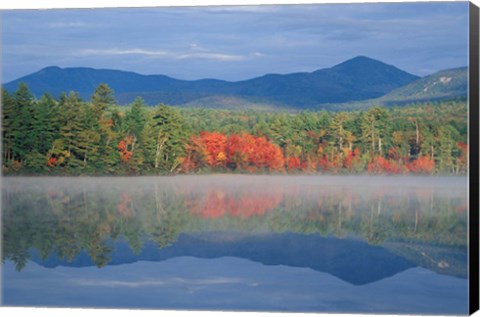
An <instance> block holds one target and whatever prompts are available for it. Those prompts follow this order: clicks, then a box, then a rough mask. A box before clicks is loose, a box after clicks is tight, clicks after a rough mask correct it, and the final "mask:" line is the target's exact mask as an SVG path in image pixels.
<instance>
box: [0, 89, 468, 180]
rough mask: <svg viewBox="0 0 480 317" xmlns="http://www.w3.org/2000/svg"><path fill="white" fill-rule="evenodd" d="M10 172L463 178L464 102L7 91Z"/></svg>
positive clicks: (5, 166) (5, 149)
mask: <svg viewBox="0 0 480 317" xmlns="http://www.w3.org/2000/svg"><path fill="white" fill-rule="evenodd" d="M2 108H3V109H2V155H3V157H2V173H3V174H4V175H92V176H93V175H98V176H100V175H169V174H179V173H186V174H197V173H198V174H206V173H262V174H263V173H280V174H281V173H312V174H427V175H433V174H445V175H448V174H466V173H467V170H468V166H467V164H468V160H467V158H468V144H467V140H468V125H467V116H468V107H467V101H466V100H452V101H437V102H425V103H420V104H412V105H407V106H403V107H388V108H385V107H371V108H369V109H366V110H361V111H350V112H342V111H336V112H329V111H325V110H319V111H313V110H305V111H301V112H298V111H297V112H293V111H285V110H283V111H260V110H221V109H205V108H180V107H172V106H167V105H164V104H159V105H157V106H156V107H149V106H147V105H146V104H145V102H144V101H143V100H142V99H141V98H137V99H136V100H135V101H134V102H133V103H132V104H130V105H128V106H119V105H117V104H116V101H115V96H114V92H113V91H112V89H111V88H110V87H109V86H108V85H107V84H100V85H99V86H98V87H97V88H96V89H95V91H94V92H93V94H92V97H91V98H90V100H82V99H80V97H79V95H78V93H75V92H69V93H68V94H67V93H63V94H62V95H61V96H60V97H59V98H54V97H52V96H51V95H49V94H44V95H43V96H42V97H41V98H39V99H36V98H34V96H33V95H32V93H31V92H30V91H29V88H28V86H27V85H26V84H20V85H19V87H18V89H17V90H16V91H15V92H12V93H9V92H7V91H6V90H4V89H2Z"/></svg>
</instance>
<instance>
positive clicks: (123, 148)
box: [117, 135, 135, 163]
mask: <svg viewBox="0 0 480 317" xmlns="http://www.w3.org/2000/svg"><path fill="white" fill-rule="evenodd" d="M134 142H135V141H134V137H133V136H131V135H129V136H126V137H125V138H123V140H121V141H120V142H118V146H117V148H118V152H119V153H120V159H121V160H122V162H124V163H127V162H128V161H129V160H130V158H131V156H132V155H133V151H130V150H129V147H131V146H132V144H133V143H134Z"/></svg>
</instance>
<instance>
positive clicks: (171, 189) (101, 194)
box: [2, 176, 468, 275]
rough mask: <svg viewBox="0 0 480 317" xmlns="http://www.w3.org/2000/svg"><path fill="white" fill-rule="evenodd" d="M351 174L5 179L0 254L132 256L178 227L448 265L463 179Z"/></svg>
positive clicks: (22, 261)
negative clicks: (359, 248)
mask: <svg viewBox="0 0 480 317" xmlns="http://www.w3.org/2000/svg"><path fill="white" fill-rule="evenodd" d="M339 179H340V181H338V180H339ZM357 179H362V177H357ZM405 179H408V178H404V180H405ZM349 180H350V179H349V178H344V179H343V180H342V178H341V177H337V178H335V181H332V178H329V177H306V178H303V177H293V176H269V177H266V176H248V177H242V176H202V177H199V176H193V177H189V176H185V177H159V178H74V179H64V178H5V179H4V182H3V183H2V232H3V260H4V261H5V260H11V261H13V262H14V263H15V264H16V267H17V270H21V269H22V268H23V267H24V266H25V265H26V264H27V262H28V259H29V257H30V254H31V251H32V250H36V252H38V254H39V255H40V258H41V259H46V258H48V257H49V256H51V255H56V256H58V258H60V259H65V260H68V261H72V260H73V259H74V258H75V257H76V256H78V255H79V254H80V253H81V252H85V253H87V254H88V256H89V257H90V258H91V259H92V261H93V262H94V263H95V264H96V265H97V266H98V267H103V266H105V265H107V264H108V263H109V261H110V257H111V254H112V251H113V250H114V247H115V242H116V241H117V240H118V239H119V238H120V237H124V238H125V239H126V240H127V241H128V244H129V246H130V248H131V249H132V250H133V251H134V252H135V253H136V254H138V253H139V252H140V251H141V250H142V248H143V245H144V243H145V241H147V240H153V241H155V243H156V244H157V245H158V247H159V248H165V247H168V246H170V245H172V244H173V243H175V241H176V240H177V238H178V237H179V235H180V234H182V233H198V232H212V231H215V232H219V231H220V232H242V233H245V234H256V233H260V232H273V233H286V232H293V233H299V234H317V235H321V236H334V237H338V238H345V237H356V238H360V239H363V240H364V241H367V242H368V243H370V244H379V245H382V246H385V247H386V248H388V249H389V250H391V251H393V252H394V253H397V254H400V255H401V256H403V257H405V258H408V259H409V260H413V261H414V262H416V263H420V264H422V265H424V266H426V267H429V266H430V267H436V268H437V269H448V268H449V267H450V266H451V265H452V264H451V263H448V262H447V261H444V260H439V258H438V256H437V255H439V254H441V253H442V252H443V251H442V250H444V249H442V247H448V248H454V249H456V250H461V252H464V253H465V254H466V247H467V205H468V202H467V190H466V185H464V184H466V181H465V179H463V178H450V179H446V180H443V181H444V182H445V183H443V184H442V185H438V184H439V182H440V183H441V181H442V180H441V179H440V178H436V179H435V180H429V179H428V178H425V179H422V178H411V179H410V180H409V181H403V183H402V184H400V185H398V184H397V183H396V181H395V182H393V183H384V182H380V181H378V178H368V177H365V178H363V180H362V181H357V182H354V183H351V182H350V181H349ZM410 183H411V184H414V186H411V185H408V184H410ZM415 184H416V185H415ZM452 184H453V185H452ZM435 250H437V251H435ZM442 261H443V262H442ZM459 261H460V262H461V261H462V260H459ZM464 266H465V267H466V263H465V264H464ZM462 270H464V269H463V268H462ZM465 270H466V269H465ZM453 274H457V275H458V272H457V273H455V272H454V273H453ZM462 274H463V273H462ZM462 274H460V275H462Z"/></svg>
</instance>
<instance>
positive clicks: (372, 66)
mask: <svg viewBox="0 0 480 317" xmlns="http://www.w3.org/2000/svg"><path fill="white" fill-rule="evenodd" d="M418 78H419V77H418V76H415V75H412V74H409V73H407V72H405V71H402V70H400V69H398V68H396V67H394V66H392V65H387V64H385V63H382V62H380V61H377V60H374V59H371V58H368V57H364V56H358V57H355V58H353V59H350V60H348V61H345V62H343V63H341V64H338V65H336V66H334V67H331V68H325V69H320V70H316V71H314V72H311V73H292V74H283V75H282V74H267V75H264V76H261V77H257V78H253V79H249V80H244V81H237V82H228V81H224V80H217V79H202V80H193V81H188V80H178V79H174V78H171V77H168V76H164V75H140V74H137V73H133V72H125V71H119V70H107V69H92V68H82V67H79V68H59V67H47V68H44V69H42V70H40V71H38V72H36V73H33V74H30V75H27V76H25V77H22V78H19V79H16V80H14V81H11V82H8V83H6V84H4V88H5V89H6V90H7V91H9V92H12V91H15V90H16V89H17V87H18V84H19V83H20V82H25V83H26V84H27V85H28V87H29V88H30V90H31V91H32V93H33V94H34V95H35V96H36V97H40V96H41V95H42V94H44V93H47V92H48V93H50V94H52V95H53V96H57V97H58V96H59V95H60V94H61V93H62V92H67V93H68V92H69V91H76V92H78V93H79V94H80V96H81V97H82V98H84V99H90V97H91V95H92V93H93V91H94V90H95V88H96V87H97V86H98V85H99V84H100V83H107V84H108V85H109V86H110V87H111V88H112V89H113V90H114V91H115V96H116V98H117V101H118V102H119V103H120V104H128V103H130V102H132V101H133V100H134V99H135V98H136V97H142V98H143V99H144V100H145V101H146V103H147V104H150V105H155V104H158V103H166V104H170V105H183V106H194V107H209V103H210V102H211V101H212V100H215V102H216V103H217V104H220V105H221V104H222V100H229V102H230V104H231V106H233V107H242V105H243V104H247V105H249V107H250V106H251V105H252V104H254V105H255V104H259V105H260V104H262V105H267V106H272V107H290V108H315V107H318V106H319V105H322V104H327V103H345V102H351V101H358V100H365V99H372V98H377V97H380V96H383V95H385V94H387V93H389V92H391V91H392V90H394V89H396V88H399V87H402V86H405V85H407V84H409V83H411V82H413V81H415V80H417V79H418Z"/></svg>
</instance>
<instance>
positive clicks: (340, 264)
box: [32, 233, 416, 285]
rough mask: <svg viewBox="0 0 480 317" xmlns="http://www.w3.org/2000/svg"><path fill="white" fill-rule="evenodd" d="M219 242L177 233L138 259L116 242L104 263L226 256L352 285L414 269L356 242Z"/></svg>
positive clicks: (289, 238) (296, 238)
mask: <svg viewBox="0 0 480 317" xmlns="http://www.w3.org/2000/svg"><path fill="white" fill-rule="evenodd" d="M224 238H225V237H224V236H223V234H222V233H204V234H195V235H189V234H182V235H180V237H179V239H178V241H177V242H175V243H174V244H173V245H172V246H170V247H167V248H163V249H162V248H159V247H158V246H157V245H156V244H155V243H154V242H153V241H147V242H146V243H145V245H144V247H143V249H142V250H141V252H140V253H139V254H138V255H135V254H134V253H133V251H132V250H131V249H130V247H129V246H128V243H127V242H126V241H119V242H117V243H116V244H115V245H114V248H113V252H112V256H111V261H110V263H109V265H120V264H127V263H134V262H137V261H165V260H167V259H170V258H175V257H181V256H193V257H197V258H205V259H214V258H220V257H225V256H230V257H237V258H242V259H248V260H251V261H254V262H258V263H262V264H264V265H286V266H291V267H304V268H310V269H313V270H315V271H319V272H325V273H329V274H331V275H334V276H336V277H338V278H340V279H342V280H344V281H346V282H348V283H350V284H353V285H363V284H368V283H372V282H375V281H378V280H381V279H384V278H386V277H390V276H393V275H395V274H396V273H398V272H401V271H404V270H406V269H408V268H411V267H415V266H416V265H415V264H414V263H413V262H411V261H409V260H406V259H404V258H402V257H400V256H398V255H395V254H394V253H391V252H390V251H388V250H386V249H384V248H382V247H380V246H373V245H369V244H368V243H366V242H363V241H360V240H353V239H338V238H334V237H329V238H325V237H321V236H318V235H302V234H295V233H285V234H259V235H248V236H239V237H233V239H232V237H228V239H224ZM32 260H33V261H35V262H37V263H38V264H40V265H42V266H45V267H56V266H59V265H61V266H69V267H85V266H93V265H94V263H93V261H92V259H91V258H90V256H88V255H87V254H86V253H85V252H83V253H81V254H79V255H78V256H77V257H76V258H75V259H73V261H71V262H69V261H67V260H64V259H59V258H58V257H57V256H56V255H51V256H50V257H49V258H47V259H45V260H41V259H40V257H39V256H38V254H36V253H35V252H34V254H33V256H32Z"/></svg>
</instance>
